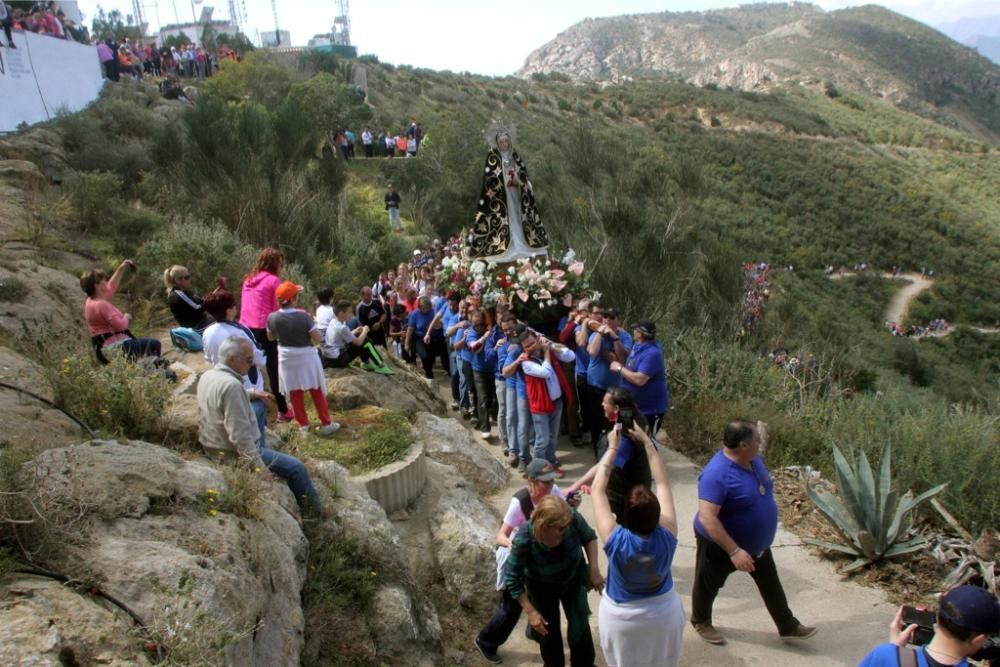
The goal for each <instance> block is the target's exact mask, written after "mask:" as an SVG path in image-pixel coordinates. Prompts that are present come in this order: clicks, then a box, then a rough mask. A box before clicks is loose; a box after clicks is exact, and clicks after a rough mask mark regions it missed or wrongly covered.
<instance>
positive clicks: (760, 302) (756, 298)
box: [739, 262, 771, 336]
mask: <svg viewBox="0 0 1000 667" xmlns="http://www.w3.org/2000/svg"><path fill="white" fill-rule="evenodd" d="M770 269H771V267H770V265H768V264H767V263H766V262H760V263H754V262H747V263H745V264H744V265H743V284H744V293H743V299H742V300H741V301H740V316H739V319H740V336H745V335H746V334H747V332H748V331H749V330H750V328H751V327H752V326H753V325H754V323H755V322H757V320H759V319H760V318H761V317H763V315H764V306H765V305H766V304H767V300H768V299H769V298H770V296H771V278H770V273H769V272H770Z"/></svg>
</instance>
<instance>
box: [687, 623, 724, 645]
mask: <svg viewBox="0 0 1000 667" xmlns="http://www.w3.org/2000/svg"><path fill="white" fill-rule="evenodd" d="M693 625H694V631H695V632H697V633H698V636H699V637H701V638H702V639H704V640H705V641H707V642H708V643H709V644H718V645H719V646H721V645H723V644H725V643H726V638H725V637H723V636H722V633H721V632H719V631H718V630H716V629H715V626H714V625H712V624H711V623H694V624H693Z"/></svg>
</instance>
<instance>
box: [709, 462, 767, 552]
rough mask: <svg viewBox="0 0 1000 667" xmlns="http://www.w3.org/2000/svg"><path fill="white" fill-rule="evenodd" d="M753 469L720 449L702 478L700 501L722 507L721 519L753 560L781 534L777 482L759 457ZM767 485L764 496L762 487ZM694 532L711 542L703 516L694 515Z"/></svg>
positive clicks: (724, 526)
mask: <svg viewBox="0 0 1000 667" xmlns="http://www.w3.org/2000/svg"><path fill="white" fill-rule="evenodd" d="M752 464H753V470H747V469H746V468H744V467H743V466H741V465H739V464H738V463H734V462H733V461H730V460H729V459H728V458H726V455H725V454H724V453H723V452H722V450H719V451H718V452H716V453H715V456H713V457H712V460H711V461H709V462H708V465H707V466H705V469H704V470H702V472H701V475H700V476H699V477H698V499H699V500H707V501H708V502H710V503H712V504H714V505H719V506H720V507H721V508H722V509H721V511H720V512H719V520H720V521H722V526H723V528H725V529H726V532H727V533H729V536H730V537H732V538H733V540H735V542H736V544H737V545H738V546H739V547H740V548H741V549H743V550H744V551H746V552H747V553H749V554H750V555H751V556H753V557H755V558H756V557H757V556H759V555H760V554H761V553H763V552H764V550H765V549H767V548H768V547H769V546H771V542H773V541H774V535H775V533H776V532H777V531H778V505H777V503H775V502H774V479H773V478H772V477H771V473H769V472H768V471H767V468H766V467H764V462H763V461H762V460H761V458H760V457H759V456H758V457H756V458H754V460H753V462H752ZM762 484H763V486H764V494H763V495H761V493H760V486H761V485H762ZM694 529H695V530H696V531H698V533H699V534H700V535H701V536H702V537H704V538H706V539H709V540H711V539H712V538H711V537H709V535H708V532H707V531H706V530H705V527H704V526H702V525H701V517H699V516H698V514H697V513H695V515H694Z"/></svg>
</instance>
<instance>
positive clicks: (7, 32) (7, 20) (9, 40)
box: [0, 16, 17, 49]
mask: <svg viewBox="0 0 1000 667" xmlns="http://www.w3.org/2000/svg"><path fill="white" fill-rule="evenodd" d="M13 23H14V20H13V19H12V18H11V17H9V16H8V17H7V18H5V19H4V20H2V21H0V25H2V26H3V34H4V35H6V36H7V44H8V45H11V44H13V43H14V38H13V37H11V36H10V26H11V25H12V24H13ZM14 48H15V49H16V48H17V46H15V47H14Z"/></svg>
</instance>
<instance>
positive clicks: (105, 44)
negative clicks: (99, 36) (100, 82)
mask: <svg viewBox="0 0 1000 667" xmlns="http://www.w3.org/2000/svg"><path fill="white" fill-rule="evenodd" d="M94 44H95V46H96V47H97V56H98V59H99V60H100V61H101V65H102V67H103V68H104V78H106V79H108V80H109V81H120V80H121V77H122V76H127V77H130V78H132V79H134V80H141V79H142V78H143V77H144V76H156V77H161V76H162V77H166V78H169V79H178V78H188V79H204V78H207V77H211V76H212V74H213V73H214V72H215V71H217V70H218V68H219V63H220V62H222V61H225V60H238V59H239V56H238V54H237V53H236V52H235V51H233V50H232V49H231V48H229V47H228V46H222V47H220V48H219V49H218V50H217V51H211V50H210V49H205V48H202V47H200V46H196V45H194V44H183V45H181V46H179V47H178V46H170V47H167V46H157V45H156V42H155V41H154V42H148V43H143V42H142V41H136V42H133V41H132V40H131V39H130V38H128V37H126V38H125V39H124V41H122V42H121V43H119V42H117V41H116V40H114V39H105V40H100V41H97V40H95V42H94Z"/></svg>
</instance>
